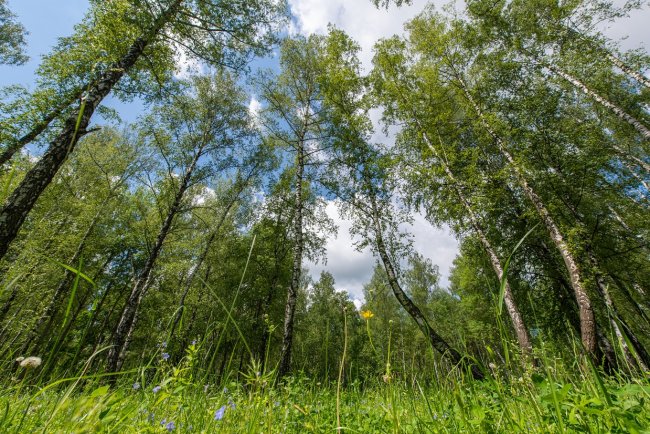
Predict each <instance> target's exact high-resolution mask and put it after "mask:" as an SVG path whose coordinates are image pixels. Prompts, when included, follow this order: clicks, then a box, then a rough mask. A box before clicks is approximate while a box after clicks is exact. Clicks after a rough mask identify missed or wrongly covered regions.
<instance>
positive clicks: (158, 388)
mask: <svg viewBox="0 0 650 434" xmlns="http://www.w3.org/2000/svg"><path fill="white" fill-rule="evenodd" d="M160 389H161V387H160V386H156V387H154V388H153V389H151V391H152V392H153V393H158V392H160Z"/></svg>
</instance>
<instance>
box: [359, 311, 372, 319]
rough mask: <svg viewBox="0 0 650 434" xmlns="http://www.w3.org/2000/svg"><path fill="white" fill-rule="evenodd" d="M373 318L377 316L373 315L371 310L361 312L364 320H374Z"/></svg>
mask: <svg viewBox="0 0 650 434" xmlns="http://www.w3.org/2000/svg"><path fill="white" fill-rule="evenodd" d="M373 316H375V314H374V313H372V311H371V310H362V311H361V318H363V319H365V320H369V319H370V318H372V317H373Z"/></svg>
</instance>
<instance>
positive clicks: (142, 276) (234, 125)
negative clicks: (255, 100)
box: [107, 72, 250, 372]
mask: <svg viewBox="0 0 650 434" xmlns="http://www.w3.org/2000/svg"><path fill="white" fill-rule="evenodd" d="M193 85H194V86H193V91H194V92H195V94H196V97H192V96H191V95H189V94H186V95H182V96H179V97H178V98H176V100H175V101H173V102H172V103H171V104H170V105H169V106H163V107H160V108H159V111H158V114H157V115H154V116H152V117H151V118H150V119H149V120H148V122H146V123H147V124H148V125H147V126H146V127H145V130H144V132H143V134H144V136H145V138H146V140H147V141H149V142H150V143H151V145H152V146H154V147H156V148H159V150H160V153H161V156H162V158H164V159H165V161H166V162H167V164H168V167H167V168H166V172H167V179H168V182H169V183H170V184H171V186H170V188H171V192H170V196H171V203H170V205H169V207H168V209H167V211H166V214H165V215H164V218H163V220H162V223H161V226H160V229H159V231H158V234H157V236H156V239H155V242H154V243H153V245H152V246H151V248H150V252H149V255H148V258H147V260H146V262H145V264H144V266H143V268H142V269H141V270H140V271H139V273H138V276H137V278H136V279H135V283H134V285H133V289H132V290H131V294H130V295H129V298H128V300H127V302H126V305H125V307H124V309H123V312H122V316H121V318H120V320H119V323H118V325H117V329H116V331H115V335H114V338H113V347H112V348H111V350H110V351H109V353H108V363H107V368H108V370H109V371H110V372H115V371H116V370H117V369H119V368H120V366H121V364H122V362H123V360H124V357H125V355H126V351H127V349H128V345H129V343H130V339H131V336H132V334H133V330H134V328H135V325H136V322H137V321H136V319H137V312H138V308H139V305H140V303H141V302H142V299H143V297H144V295H145V294H146V292H147V290H148V289H149V286H150V285H151V278H152V273H153V270H154V267H155V264H156V261H157V260H158V257H159V255H160V253H161V251H162V248H163V245H164V243H165V240H166V238H167V236H168V235H169V233H170V231H171V229H172V226H173V224H174V220H175V219H176V218H177V216H178V215H179V214H182V213H183V212H184V211H185V210H186V209H187V208H186V193H187V191H188V190H189V189H190V188H191V187H192V186H193V185H194V184H195V183H196V182H197V179H202V178H203V177H205V176H206V173H205V172H206V171H210V170H217V171H219V170H226V169H227V168H229V167H230V166H231V165H232V164H233V162H232V158H233V152H234V151H235V150H236V149H237V148H244V149H245V144H246V141H247V140H248V138H249V135H250V129H249V126H250V122H249V119H248V108H247V106H246V105H245V103H244V96H243V92H242V90H241V89H239V88H238V87H237V86H236V85H235V83H234V79H233V78H232V77H230V76H229V75H228V74H227V73H225V72H221V73H219V74H217V75H215V76H214V77H199V78H195V79H194V83H193ZM210 157H211V158H210ZM206 159H207V160H208V161H209V162H210V164H211V167H206ZM176 171H178V172H180V173H175V172H176Z"/></svg>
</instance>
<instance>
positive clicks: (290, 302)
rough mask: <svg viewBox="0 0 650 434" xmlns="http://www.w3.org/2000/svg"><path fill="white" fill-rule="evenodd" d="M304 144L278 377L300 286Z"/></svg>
mask: <svg viewBox="0 0 650 434" xmlns="http://www.w3.org/2000/svg"><path fill="white" fill-rule="evenodd" d="M304 146H305V144H304V142H303V140H302V139H300V140H299V143H298V149H297V155H296V184H295V190H296V191H295V193H294V198H295V205H294V207H295V213H294V216H293V219H294V220H293V232H294V236H295V237H296V239H295V240H294V247H293V266H292V270H291V284H290V285H289V290H288V291H287V302H286V304H285V309H284V331H283V334H282V349H281V353H280V364H279V366H278V376H279V378H281V377H283V376H285V375H287V374H288V373H289V369H290V367H291V347H292V344H293V319H294V314H295V311H296V300H297V298H298V289H299V287H300V275H301V272H302V253H303V233H302V230H303V228H302V225H303V215H302V214H303V209H302V208H303V197H302V193H303V191H302V190H303V185H302V184H303V177H304V171H305V148H304Z"/></svg>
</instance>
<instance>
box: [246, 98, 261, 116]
mask: <svg viewBox="0 0 650 434" xmlns="http://www.w3.org/2000/svg"><path fill="white" fill-rule="evenodd" d="M260 110H262V103H261V102H260V101H259V100H258V99H257V98H256V97H255V95H253V96H251V101H250V102H249V103H248V113H250V114H251V116H253V117H257V116H258V115H259V113H260Z"/></svg>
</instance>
